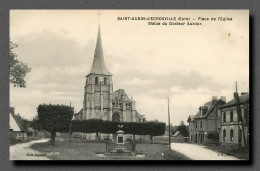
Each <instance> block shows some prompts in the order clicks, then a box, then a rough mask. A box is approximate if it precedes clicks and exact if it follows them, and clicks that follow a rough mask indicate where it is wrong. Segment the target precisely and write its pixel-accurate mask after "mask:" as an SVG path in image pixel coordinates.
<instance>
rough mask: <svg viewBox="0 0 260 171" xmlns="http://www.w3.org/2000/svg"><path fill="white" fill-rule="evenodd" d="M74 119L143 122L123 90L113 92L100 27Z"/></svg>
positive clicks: (142, 118) (133, 102) (131, 100)
mask: <svg viewBox="0 0 260 171" xmlns="http://www.w3.org/2000/svg"><path fill="white" fill-rule="evenodd" d="M74 119H78V120H86V119H102V120H108V121H115V122H143V121H144V117H143V115H141V114H139V113H138V112H137V110H136V108H135V101H134V100H133V99H132V98H131V99H130V98H129V97H128V96H127V94H126V92H125V91H124V90H123V89H119V90H117V91H113V81H112V74H111V73H110V72H109V71H108V69H107V67H106V65H105V61H104V55H103V48H102V41H101V33H100V27H99V28H98V36H97V43H96V49H95V53H94V58H93V63H92V68H91V70H90V73H89V74H88V75H87V76H86V83H85V87H84V100H83V108H82V109H81V110H80V111H79V112H78V113H77V114H75V115H74Z"/></svg>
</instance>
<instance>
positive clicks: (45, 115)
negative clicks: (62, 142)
mask: <svg viewBox="0 0 260 171" xmlns="http://www.w3.org/2000/svg"><path fill="white" fill-rule="evenodd" d="M37 111H38V118H39V122H40V123H41V125H42V128H43V129H44V130H46V131H49V132H51V144H52V145H54V143H55V137H56V132H69V126H70V123H71V120H72V117H73V114H74V109H73V108H72V107H70V106H65V105H52V104H49V105H46V104H41V105H39V106H38V108H37Z"/></svg>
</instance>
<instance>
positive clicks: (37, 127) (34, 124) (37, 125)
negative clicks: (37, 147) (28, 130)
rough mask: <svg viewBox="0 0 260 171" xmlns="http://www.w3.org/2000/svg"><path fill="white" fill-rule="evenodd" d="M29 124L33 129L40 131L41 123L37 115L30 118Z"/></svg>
mask: <svg viewBox="0 0 260 171" xmlns="http://www.w3.org/2000/svg"><path fill="white" fill-rule="evenodd" d="M30 126H31V127H32V128H33V129H34V130H38V131H40V130H41V129H42V124H41V123H40V121H39V118H38V116H36V117H34V118H33V119H32V120H31V122H30Z"/></svg>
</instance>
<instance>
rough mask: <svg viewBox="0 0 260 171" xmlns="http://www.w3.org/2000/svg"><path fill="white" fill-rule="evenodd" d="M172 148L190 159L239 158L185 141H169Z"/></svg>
mask: <svg viewBox="0 0 260 171" xmlns="http://www.w3.org/2000/svg"><path fill="white" fill-rule="evenodd" d="M171 148H172V150H175V151H177V152H180V153H182V154H184V155H186V156H187V157H189V158H191V159H192V160H240V159H238V158H236V157H233V156H224V155H221V154H219V153H218V152H215V151H212V150H210V149H206V148H205V146H201V145H196V144H186V143H171Z"/></svg>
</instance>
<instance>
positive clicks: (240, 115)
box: [235, 81, 246, 146]
mask: <svg viewBox="0 0 260 171" xmlns="http://www.w3.org/2000/svg"><path fill="white" fill-rule="evenodd" d="M235 83H236V84H235V87H236V92H235V98H236V103H237V114H238V130H239V131H240V127H239V122H240V123H241V127H242V134H243V139H244V145H245V146H246V136H245V131H244V122H243V117H242V114H241V107H240V100H239V96H238V92H237V81H235ZM239 144H240V143H239Z"/></svg>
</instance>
